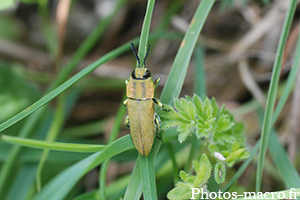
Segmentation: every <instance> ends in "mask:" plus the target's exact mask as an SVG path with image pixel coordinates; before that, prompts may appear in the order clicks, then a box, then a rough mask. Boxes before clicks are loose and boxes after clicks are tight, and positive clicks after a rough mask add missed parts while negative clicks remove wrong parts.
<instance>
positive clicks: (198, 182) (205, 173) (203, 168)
mask: <svg viewBox="0 0 300 200" xmlns="http://www.w3.org/2000/svg"><path fill="white" fill-rule="evenodd" d="M195 164H196V168H197V169H195V171H196V178H195V180H194V186H195V187H202V186H203V185H204V184H206V182H207V181H208V179H209V177H210V174H211V164H210V162H209V159H208V157H207V156H206V154H203V155H202V156H201V158H200V161H199V165H198V163H197V162H196V163H194V162H193V166H195Z"/></svg>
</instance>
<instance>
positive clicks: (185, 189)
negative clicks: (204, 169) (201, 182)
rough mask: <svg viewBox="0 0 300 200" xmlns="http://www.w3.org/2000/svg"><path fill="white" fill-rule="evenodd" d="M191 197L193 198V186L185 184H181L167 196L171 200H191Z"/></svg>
mask: <svg viewBox="0 0 300 200" xmlns="http://www.w3.org/2000/svg"><path fill="white" fill-rule="evenodd" d="M191 196H192V190H191V185H189V184H186V183H183V182H179V183H178V184H177V186H176V187H175V188H174V189H172V190H171V191H170V192H168V194H167V198H168V199H171V200H182V199H190V198H191ZM199 196H200V195H199ZM195 197H196V196H195Z"/></svg>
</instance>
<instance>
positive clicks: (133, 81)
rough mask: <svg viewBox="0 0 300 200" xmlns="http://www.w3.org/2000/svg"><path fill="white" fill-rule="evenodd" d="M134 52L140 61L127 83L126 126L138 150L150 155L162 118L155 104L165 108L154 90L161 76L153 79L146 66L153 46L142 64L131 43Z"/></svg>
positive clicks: (142, 153) (125, 102) (143, 154)
mask: <svg viewBox="0 0 300 200" xmlns="http://www.w3.org/2000/svg"><path fill="white" fill-rule="evenodd" d="M131 47H132V52H133V54H134V55H135V57H136V59H137V61H138V67H137V68H135V69H134V70H133V71H132V73H131V76H130V77H129V79H127V80H126V81H125V83H126V94H127V99H126V100H125V101H124V102H123V104H124V105H125V106H126V107H127V110H128V115H127V117H126V118H125V122H124V124H125V126H126V127H127V128H129V129H130V133H131V138H132V141H133V144H134V146H135V148H136V149H137V151H138V152H139V153H140V154H141V155H142V156H148V155H149V154H150V151H151V149H152V145H153V142H154V137H155V135H156V133H157V132H158V131H159V130H160V118H159V116H158V115H156V113H155V107H154V106H155V104H156V105H158V106H159V107H160V108H162V109H163V108H164V106H163V104H162V103H161V102H160V101H159V100H158V99H156V98H154V91H155V88H156V86H157V85H158V83H159V81H160V78H157V79H156V80H153V79H152V76H151V72H150V71H149V70H148V69H147V68H146V59H147V56H148V53H149V50H150V47H151V44H150V45H149V48H148V51H147V53H146V56H145V58H144V62H143V64H142V65H141V63H140V59H139V57H138V55H137V54H136V52H135V50H134V46H133V43H131Z"/></svg>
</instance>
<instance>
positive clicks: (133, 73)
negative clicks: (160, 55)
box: [131, 70, 136, 79]
mask: <svg viewBox="0 0 300 200" xmlns="http://www.w3.org/2000/svg"><path fill="white" fill-rule="evenodd" d="M131 77H132V78H133V79H136V76H135V70H133V71H132V73H131Z"/></svg>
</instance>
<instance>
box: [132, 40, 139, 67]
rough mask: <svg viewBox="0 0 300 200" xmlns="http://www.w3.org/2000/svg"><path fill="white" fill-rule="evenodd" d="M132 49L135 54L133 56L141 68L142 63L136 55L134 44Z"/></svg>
mask: <svg viewBox="0 0 300 200" xmlns="http://www.w3.org/2000/svg"><path fill="white" fill-rule="evenodd" d="M131 49H132V52H133V54H134V56H135V58H136V60H137V61H138V63H139V66H141V62H140V59H139V56H138V55H137V54H136V52H135V50H134V45H133V43H131Z"/></svg>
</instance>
